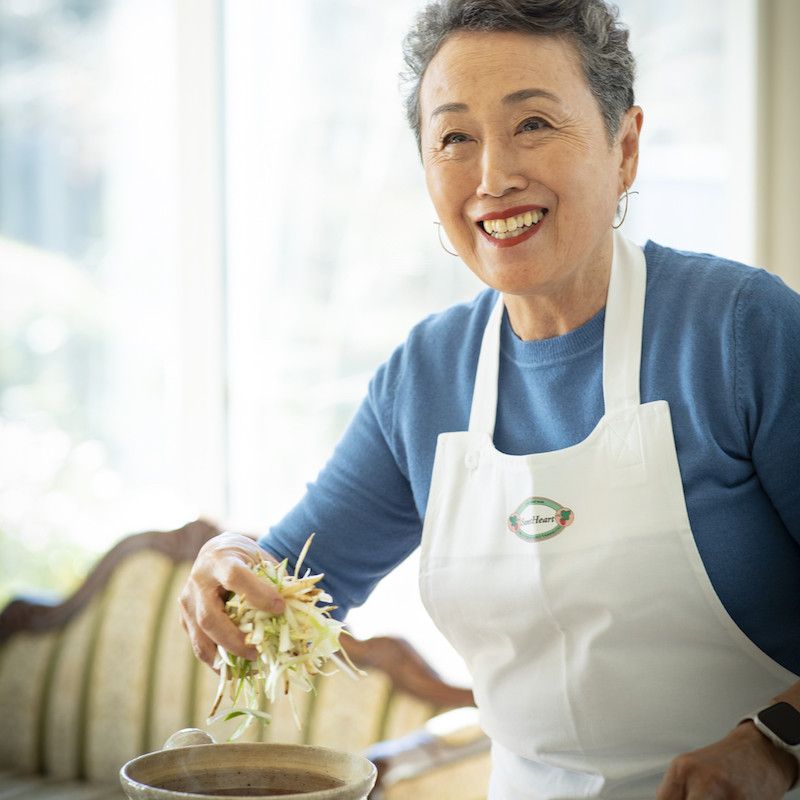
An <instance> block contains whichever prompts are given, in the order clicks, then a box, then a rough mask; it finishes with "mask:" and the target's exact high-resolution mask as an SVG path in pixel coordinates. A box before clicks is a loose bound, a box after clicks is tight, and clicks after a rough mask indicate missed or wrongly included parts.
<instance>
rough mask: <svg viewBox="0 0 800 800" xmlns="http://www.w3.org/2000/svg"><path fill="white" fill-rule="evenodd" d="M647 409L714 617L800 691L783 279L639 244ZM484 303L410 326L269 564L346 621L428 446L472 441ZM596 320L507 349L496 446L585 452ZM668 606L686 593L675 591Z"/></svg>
mask: <svg viewBox="0 0 800 800" xmlns="http://www.w3.org/2000/svg"><path fill="white" fill-rule="evenodd" d="M645 256H646V260H647V294H646V300H645V310H644V331H643V343H642V351H643V352H642V369H641V399H642V402H643V403H647V402H650V401H653V400H667V401H668V402H669V406H670V411H671V414H672V424H673V429H674V433H675V442H676V447H677V452H678V461H679V464H680V469H681V476H682V479H683V485H684V493H685V496H686V504H687V508H688V512H689V519H690V522H691V525H692V531H693V532H694V536H695V540H696V542H697V547H698V550H699V551H700V555H701V557H702V559H703V563H704V564H705V567H706V570H707V572H708V574H709V577H710V579H711V582H712V585H713V586H714V589H715V591H716V592H717V594H718V596H719V598H720V600H721V601H722V603H723V605H724V606H725V608H726V609H727V611H728V613H729V614H730V615H731V617H732V618H733V620H734V621H735V622H736V623H737V625H738V626H739V627H740V628H741V629H742V630H743V631H744V633H745V634H746V635H747V636H748V637H749V638H750V639H751V640H752V641H753V642H755V644H757V645H758V646H759V647H760V648H761V649H762V650H764V651H765V652H766V653H767V654H768V655H770V656H771V657H772V658H773V659H775V660H776V661H778V662H779V663H780V664H781V665H783V666H784V667H786V668H787V669H789V670H791V671H792V672H794V673H795V674H800V635H798V632H799V631H800V296H799V295H797V294H796V293H794V292H793V291H792V290H790V289H789V288H787V287H786V286H785V284H783V283H782V282H781V281H780V279H779V278H777V277H775V276H774V275H772V274H770V273H768V272H765V271H763V270H757V269H753V268H750V267H746V266H743V265H741V264H736V263H733V262H730V261H724V260H722V259H718V258H715V257H713V256H708V255H698V254H695V253H683V252H678V251H675V250H670V249H668V248H664V247H661V246H659V245H656V244H654V243H652V242H648V244H647V246H646V247H645ZM496 297H497V294H496V292H494V291H493V290H489V289H487V290H485V291H484V292H482V293H481V294H479V295H478V297H477V298H476V299H475V300H473V301H472V302H469V303H464V304H460V305H456V306H453V307H452V308H449V309H447V310H445V311H443V312H441V313H439V314H435V315H433V316H431V317H428V318H427V319H425V320H423V321H422V322H421V323H419V324H418V325H417V326H416V327H415V328H414V329H413V330H412V331H411V333H410V335H409V337H408V339H407V341H406V342H405V343H404V344H403V345H401V346H400V347H398V348H397V350H396V351H395V352H394V354H393V355H392V356H391V358H390V359H389V360H388V361H387V362H386V363H385V364H383V365H382V366H381V367H380V368H379V369H378V371H377V373H376V374H375V376H374V378H373V380H372V382H371V384H370V389H369V393H368V396H367V397H366V399H365V400H364V402H363V403H362V405H361V407H360V409H359V410H358V412H357V413H356V415H355V417H354V418H353V420H352V422H351V424H350V426H349V428H348V430H347V431H346V433H345V435H344V437H343V439H342V441H341V442H340V443H339V445H338V446H337V448H336V450H335V451H334V454H333V456H332V458H331V460H330V461H329V462H328V464H327V465H326V466H325V468H324V469H323V470H322V472H321V473H320V475H319V476H318V478H317V480H316V481H315V482H314V483H313V484H310V485H309V486H308V491H307V493H306V495H305V497H304V498H303V500H301V502H300V503H299V504H298V505H297V506H296V507H295V508H294V509H293V510H292V511H290V512H289V514H288V515H287V516H286V517H285V518H284V519H283V520H282V521H281V522H280V523H279V524H278V525H276V526H274V527H273V528H272V529H271V530H270V532H269V534H268V535H267V536H266V537H264V538H263V539H262V540H261V543H262V544H263V546H264V547H265V548H266V549H267V550H268V551H269V552H271V553H273V554H274V555H275V556H277V557H279V558H283V557H288V558H289V560H290V562H291V561H292V560H293V558H294V556H295V554H297V553H298V552H299V550H300V548H301V547H302V545H303V543H304V542H305V540H306V538H307V537H308V535H309V534H310V533H312V532H316V534H317V535H316V538H315V540H314V545H313V547H312V548H311V550H310V552H309V554H308V557H307V560H306V565H307V566H308V567H310V568H311V569H312V570H314V571H320V572H325V576H326V577H325V585H326V588H327V591H329V592H330V593H331V594H332V595H333V597H334V601H335V602H336V603H337V604H338V605H339V607H340V613H341V614H342V615H344V614H346V612H347V609H348V608H350V607H353V606H356V605H360V604H361V603H363V602H364V600H365V599H366V598H367V596H368V595H369V593H370V591H371V590H372V588H373V587H374V586H375V584H376V583H377V582H378V581H379V580H380V579H381V578H382V577H383V576H384V575H386V574H387V573H388V572H389V571H390V570H391V569H392V568H393V567H395V566H396V565H397V564H398V563H400V562H401V561H402V560H403V559H404V558H406V557H407V556H408V555H409V554H410V553H411V552H412V551H413V550H414V549H415V548H416V547H417V546H418V544H419V541H420V536H421V532H422V521H423V519H424V516H425V507H426V504H427V500H428V492H429V489H430V480H431V472H432V469H433V458H434V452H435V449H436V437H437V435H438V434H439V433H441V432H445V431H457V430H465V429H466V428H467V424H468V420H469V411H470V403H471V400H472V390H473V386H474V381H475V369H476V365H477V360H478V352H479V349H480V343H481V337H482V335H483V331H484V328H485V326H486V321H487V319H488V317H489V313H490V312H491V309H492V307H493V305H494V303H495V300H496ZM604 320H605V313H604V312H603V311H601V312H600V313H599V314H598V315H597V316H596V317H594V318H593V319H591V320H589V321H588V322H587V323H586V324H585V325H583V326H581V327H580V328H578V329H576V330H574V331H571V332H570V333H568V334H566V335H564V336H559V337H557V338H553V339H546V340H543V341H534V342H523V341H520V340H519V339H518V338H517V337H516V336H515V334H514V333H513V331H512V330H511V327H510V325H509V322H508V318H507V317H506V318H505V319H504V320H503V328H502V334H501V358H500V376H499V382H500V389H499V395H498V408H497V422H496V429H495V446H496V447H497V448H498V449H499V450H501V451H503V452H506V453H509V454H512V455H523V454H527V453H537V452H545V451H550V450H559V449H562V448H565V447H569V446H571V445H574V444H576V443H578V442H580V441H582V440H583V439H585V438H586V437H587V436H588V435H589V433H590V432H591V431H592V429H593V428H594V427H595V425H596V424H597V422H598V421H599V419H600V418H601V416H602V415H603V392H602V349H603V348H602V344H603V323H604ZM676 590H677V591H679V590H680V587H676Z"/></svg>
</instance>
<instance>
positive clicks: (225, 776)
mask: <svg viewBox="0 0 800 800" xmlns="http://www.w3.org/2000/svg"><path fill="white" fill-rule="evenodd" d="M376 776H377V770H376V769H375V765H374V764H373V763H372V762H371V761H367V759H366V758H362V757H361V756H358V755H356V754H355V753H347V752H344V751H340V750H332V749H330V748H327V747H314V746H311V745H295V744H273V743H265V744H250V743H246V744H239V743H235V742H234V743H230V744H199V745H192V746H189V747H174V748H172V749H169V750H160V751H159V752H156V753H148V754H147V755H144V756H139V758H134V759H133V760H132V761H129V762H128V763H127V764H126V765H125V766H124V767H123V768H122V770H121V771H120V780H121V782H122V788H123V789H124V791H125V794H126V795H127V796H128V797H129V798H131V800H190V799H191V800H194V799H196V800H203V799H205V800H208V797H209V796H212V797H213V796H216V797H219V796H222V797H228V798H239V799H240V800H244V798H251V799H252V798H253V797H283V798H285V800H292V798H293V799H294V800H366V798H367V795H369V793H370V791H371V790H372V787H373V786H374V785H375V778H376Z"/></svg>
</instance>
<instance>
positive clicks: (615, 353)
mask: <svg viewBox="0 0 800 800" xmlns="http://www.w3.org/2000/svg"><path fill="white" fill-rule="evenodd" d="M646 282H647V268H646V264H645V258H644V253H643V252H642V250H641V248H640V247H638V246H637V245H635V244H633V242H630V241H628V240H627V239H626V238H625V237H624V236H623V235H622V234H620V233H619V232H618V231H614V256H613V259H612V262H611V277H610V279H609V285H608V298H607V300H606V318H605V327H604V333H603V399H604V401H605V413H606V414H613V413H615V412H617V411H622V410H623V409H625V408H631V407H634V406H638V405H639V404H640V394H639V368H640V364H641V359H642V321H643V319H644V296H645V288H646ZM503 309H504V304H503V295H502V294H501V295H500V296H499V297H498V298H497V302H496V303H495V306H494V308H493V309H492V313H491V315H490V316H489V321H488V322H487V323H486V329H485V330H484V332H483V340H482V342H481V350H480V356H479V357H478V369H477V372H476V374H475V388H474V390H473V393H472V409H471V411H470V416H469V430H470V431H480V432H483V433H488V434H489V436H490V437H493V436H494V426H495V419H496V417H497V381H498V374H499V365H500V330H501V327H502V322H503Z"/></svg>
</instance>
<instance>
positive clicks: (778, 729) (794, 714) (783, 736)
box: [739, 703, 800, 791]
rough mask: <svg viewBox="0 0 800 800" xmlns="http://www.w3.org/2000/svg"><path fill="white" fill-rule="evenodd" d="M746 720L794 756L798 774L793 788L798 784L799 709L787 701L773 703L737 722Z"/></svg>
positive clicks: (799, 765) (799, 781) (799, 768)
mask: <svg viewBox="0 0 800 800" xmlns="http://www.w3.org/2000/svg"><path fill="white" fill-rule="evenodd" d="M748 720H751V721H752V722H753V724H754V725H755V726H756V728H758V730H759V731H760V732H761V733H763V734H764V736H766V737H767V739H769V740H770V741H771V742H772V743H773V744H774V745H775V746H776V747H779V748H780V749H781V750H786V752H787V753H791V754H792V755H793V756H794V757H795V759H796V760H797V767H798V775H797V778H795V781H794V783H793V784H792V786H791V789H794V788H795V787H796V786H797V785H798V784H800V711H798V710H797V709H796V708H795V707H794V706H791V705H789V703H775V704H774V705H771V706H765V707H764V708H760V709H759V710H758V711H756V712H755V713H754V714H750V715H748V716H746V717H743V718H742V719H741V720H739V724H740V725H741V723H742V722H747V721H748ZM791 789H790V791H791Z"/></svg>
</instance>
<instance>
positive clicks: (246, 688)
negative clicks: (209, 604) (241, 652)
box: [207, 534, 364, 741]
mask: <svg viewBox="0 0 800 800" xmlns="http://www.w3.org/2000/svg"><path fill="white" fill-rule="evenodd" d="M313 538H314V535H313V534H312V535H311V536H310V537H309V538H308V541H307V542H306V543H305V545H304V547H303V550H302V552H301V553H300V557H299V559H298V560H297V565H296V567H295V570H294V575H291V574H288V575H287V569H288V565H287V561H286V560H284V561H282V562H281V563H280V564H274V563H272V562H269V561H264V560H262V561H261V562H260V563H258V564H254V565H253V567H252V569H253V572H254V573H255V574H256V575H258V577H259V578H262V579H263V580H265V581H269V582H270V583H271V584H272V585H273V586H274V587H275V588H276V589H277V590H278V591H279V592H280V593H281V595H283V598H284V600H285V603H286V607H285V610H284V612H283V613H282V614H278V615H276V616H273V615H270V614H268V613H267V612H266V611H262V610H260V609H258V608H256V607H255V606H253V605H251V604H250V603H249V602H248V601H247V598H246V597H245V596H243V595H242V596H240V595H238V594H234V593H231V595H230V596H229V597H228V599H227V601H226V603H225V611H226V612H227V614H228V616H229V617H230V618H231V619H232V620H233V621H234V622H235V623H236V625H237V626H238V628H239V630H240V631H242V632H243V633H244V634H245V642H246V643H247V644H248V645H253V646H254V647H255V648H256V650H257V651H258V660H257V661H248V660H247V659H246V658H241V657H239V656H234V655H232V654H231V653H228V652H227V651H226V650H225V649H224V648H222V647H221V646H218V650H219V653H218V655H217V660H216V662H215V667H216V668H218V669H219V671H220V682H219V689H218V691H217V697H216V700H215V701H214V707H213V708H212V709H211V713H210V714H209V717H208V720H207V722H208V723H209V724H211V723H213V722H216V721H218V720H220V719H226V720H227V719H232V718H233V717H237V716H245V719H244V720H243V722H242V724H241V725H240V726H239V727H238V728H237V729H236V731H235V732H234V733H233V735H232V736H231V737H230V739H229V741H230V740H233V739H236V738H238V737H239V736H241V735H242V733H244V731H245V729H246V728H247V727H248V726H249V725H250V724H251V723H252V722H253V720H255V719H258V720H260V721H261V722H264V723H268V722H269V721H270V719H271V716H270V715H269V714H268V713H266V712H265V711H262V710H260V709H259V700H260V698H261V697H262V696H264V697H266V699H267V700H269V702H270V703H274V702H275V701H276V700H277V699H278V697H279V695H281V694H287V695H289V702H290V703H291V707H292V713H293V714H294V718H295V721H296V723H297V727H298V728H300V727H301V723H300V718H299V717H298V715H297V710H296V708H295V705H294V699H293V696H292V692H291V690H292V689H294V688H297V689H300V690H302V691H306V692H307V691H312V690H313V689H314V684H313V682H312V680H311V679H312V677H313V676H314V675H317V674H321V675H331V674H333V672H336V670H333V672H323V670H322V666H323V664H324V663H325V661H327V660H328V659H330V660H331V661H333V662H334V663H335V664H336V665H337V666H338V667H339V668H340V669H342V670H343V671H345V672H347V673H349V674H350V675H351V676H352V677H353V678H356V677H357V674H356V673H360V674H364V673H361V671H360V670H358V669H357V668H356V667H355V666H354V665H353V664H352V662H351V661H350V659H349V657H348V656H347V653H345V652H344V650H341V653H342V655H343V656H344V658H345V660H346V662H347V663H345V662H344V661H342V660H341V659H340V658H338V657H337V656H336V655H335V653H336V651H338V650H340V645H339V635H340V634H341V632H342V629H343V625H342V623H341V622H338V621H337V620H335V619H333V618H332V617H331V616H330V612H331V611H332V610H333V609H334V608H336V606H330V605H329V606H324V607H318V606H317V603H318V602H322V603H330V602H331V601H332V598H331V596H330V595H328V594H326V593H325V592H323V591H322V589H319V588H318V587H317V585H316V584H317V583H318V581H319V580H320V579H321V578H322V577H323V576H322V575H311V574H309V572H310V571H309V570H307V571H306V574H305V575H304V576H303V577H302V578H301V577H300V567H301V565H302V563H303V559H304V558H305V556H306V553H307V552H308V548H309V546H310V545H311V540H312V539H313ZM226 687H228V688H229V690H230V695H231V699H232V700H233V705H234V707H233V708H230V709H227V710H225V711H222V712H220V713H218V714H217V713H215V712H216V711H217V709H218V708H219V704H220V701H221V700H222V697H223V695H224V693H225V688H226Z"/></svg>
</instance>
